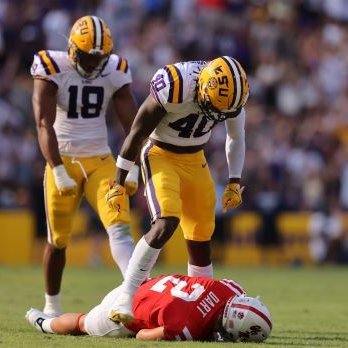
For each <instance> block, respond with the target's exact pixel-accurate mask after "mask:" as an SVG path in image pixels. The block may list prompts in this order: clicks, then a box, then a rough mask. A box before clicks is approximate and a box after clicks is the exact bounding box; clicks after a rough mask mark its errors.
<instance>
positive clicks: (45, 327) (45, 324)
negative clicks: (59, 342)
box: [41, 318, 54, 333]
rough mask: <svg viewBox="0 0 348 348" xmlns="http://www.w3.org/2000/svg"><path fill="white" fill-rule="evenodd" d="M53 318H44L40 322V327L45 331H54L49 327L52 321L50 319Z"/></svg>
mask: <svg viewBox="0 0 348 348" xmlns="http://www.w3.org/2000/svg"><path fill="white" fill-rule="evenodd" d="M53 319H54V318H49V319H45V320H44V321H43V322H42V324H41V327H42V329H43V330H44V331H45V332H47V333H54V331H53V330H52V329H51V323H52V320H53Z"/></svg>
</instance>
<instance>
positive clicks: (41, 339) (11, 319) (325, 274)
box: [0, 266, 348, 348]
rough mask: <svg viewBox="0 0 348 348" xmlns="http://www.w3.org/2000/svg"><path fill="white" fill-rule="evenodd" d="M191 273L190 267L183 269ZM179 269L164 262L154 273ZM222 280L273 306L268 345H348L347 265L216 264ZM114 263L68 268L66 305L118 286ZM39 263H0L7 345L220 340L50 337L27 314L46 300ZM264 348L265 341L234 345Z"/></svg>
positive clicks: (77, 307)
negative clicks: (12, 264) (36, 327)
mask: <svg viewBox="0 0 348 348" xmlns="http://www.w3.org/2000/svg"><path fill="white" fill-rule="evenodd" d="M179 271H181V272H185V269H181V270H179ZM174 272H176V273H178V269H175V270H174V269H169V268H166V269H164V268H160V267H157V268H156V269H155V271H154V272H153V275H158V274H163V273H174ZM215 277H216V278H220V277H221V278H222V277H226V278H232V279H234V280H236V281H238V282H240V283H241V284H242V285H243V286H244V288H245V289H246V290H247V291H248V293H249V295H251V296H256V295H261V299H262V300H263V301H264V302H265V303H266V304H267V305H268V307H269V308H270V309H271V312H272V317H273V332H272V334H271V337H270V338H269V339H268V340H267V341H266V342H265V343H263V344H262V345H261V347H262V346H272V347H325V348H326V347H348V268H335V267H325V268H242V269H241V268H221V267H220V268H215ZM119 282H120V275H119V274H118V272H117V271H115V270H113V269H109V268H97V269H86V268H67V269H66V272H65V277H64V283H63V293H64V298H63V306H64V310H65V311H71V312H74V311H82V312H85V311H88V310H89V309H90V308H91V307H93V306H94V305H95V304H97V303H98V302H99V300H100V299H101V298H102V297H103V296H104V294H106V293H107V291H108V290H110V289H111V288H113V287H114V285H117V284H119ZM42 289H43V277H42V272H41V269H40V268H39V267H30V268H29V267H25V268H24V267H23V268H21V267H3V266H2V267H0V309H1V310H0V347H6V348H7V347H25V348H26V347H35V348H37V347H42V348H45V347H64V348H68V347H127V348H133V347H190V348H193V347H216V344H217V343H215V344H213V343H197V342H186V343H185V342H183V343H181V342H139V341H136V340H135V339H122V340H115V339H112V338H94V337H87V336H80V337H72V336H56V335H48V334H47V335H44V334H41V333H39V332H38V331H36V330H34V329H33V328H32V327H31V326H29V324H28V323H27V322H26V321H25V320H24V315H25V312H26V311H27V309H28V308H30V307H38V308H41V307H42V305H43V292H42ZM233 345H234V346H241V345H242V346H243V347H245V348H249V347H260V345H259V344H245V343H242V344H233Z"/></svg>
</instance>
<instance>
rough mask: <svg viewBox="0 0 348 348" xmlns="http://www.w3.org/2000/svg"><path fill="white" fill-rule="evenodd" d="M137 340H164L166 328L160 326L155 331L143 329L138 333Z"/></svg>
mask: <svg viewBox="0 0 348 348" xmlns="http://www.w3.org/2000/svg"><path fill="white" fill-rule="evenodd" d="M136 338H137V339H138V340H152V341H154V340H164V339H165V335H164V327H163V326H159V327H156V328H155V329H142V330H140V331H139V332H138V333H137V335H136Z"/></svg>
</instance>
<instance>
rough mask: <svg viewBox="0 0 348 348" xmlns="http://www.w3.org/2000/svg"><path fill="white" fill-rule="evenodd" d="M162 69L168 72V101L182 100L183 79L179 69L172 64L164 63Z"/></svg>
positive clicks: (177, 101) (178, 101)
mask: <svg viewBox="0 0 348 348" xmlns="http://www.w3.org/2000/svg"><path fill="white" fill-rule="evenodd" d="M164 70H165V71H166V72H167V74H168V78H169V83H170V87H169V95H168V102H169V103H175V104H177V103H182V100H183V79H182V76H181V73H180V71H179V69H178V68H177V67H176V66H174V65H166V66H165V67H164Z"/></svg>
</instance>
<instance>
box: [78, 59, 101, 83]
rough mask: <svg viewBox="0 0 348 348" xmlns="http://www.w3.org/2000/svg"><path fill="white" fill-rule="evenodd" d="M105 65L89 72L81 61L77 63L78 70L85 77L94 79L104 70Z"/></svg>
mask: <svg viewBox="0 0 348 348" xmlns="http://www.w3.org/2000/svg"><path fill="white" fill-rule="evenodd" d="M104 66H105V65H103V66H102V67H101V68H99V67H98V68H96V69H94V70H93V71H92V72H91V73H87V72H86V71H85V69H84V68H83V67H82V66H81V65H80V64H79V63H76V70H77V72H78V73H79V74H80V75H81V76H82V77H84V78H85V79H88V80H92V79H96V78H97V77H98V76H99V75H100V73H101V72H102V71H103V68H104Z"/></svg>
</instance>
